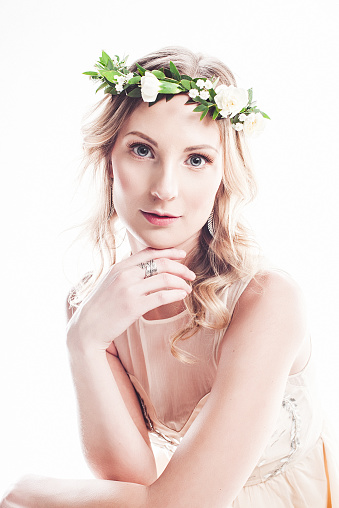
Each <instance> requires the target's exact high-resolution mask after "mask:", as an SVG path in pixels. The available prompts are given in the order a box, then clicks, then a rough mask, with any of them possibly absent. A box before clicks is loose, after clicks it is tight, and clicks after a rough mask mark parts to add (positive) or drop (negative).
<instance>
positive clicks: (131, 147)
mask: <svg viewBox="0 0 339 508" xmlns="http://www.w3.org/2000/svg"><path fill="white" fill-rule="evenodd" d="M127 146H128V148H130V149H131V150H132V151H133V148H135V147H136V146H145V147H146V148H148V150H149V151H150V152H152V148H151V147H150V146H148V145H147V144H146V143H128V144H127ZM133 154H134V155H136V156H137V157H141V156H140V155H139V156H138V154H136V153H135V152H133ZM192 157H201V158H202V159H204V160H205V162H206V164H212V163H213V159H212V158H211V157H209V156H208V155H202V154H201V153H192V154H191V155H190V156H189V157H188V159H187V160H189V159H191V158H192ZM141 158H143V159H147V158H148V157H141ZM204 165H205V164H203V165H202V166H192V167H193V168H194V167H197V168H199V167H203V166H204Z"/></svg>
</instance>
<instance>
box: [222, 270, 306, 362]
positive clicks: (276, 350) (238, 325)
mask: <svg viewBox="0 0 339 508" xmlns="http://www.w3.org/2000/svg"><path fill="white" fill-rule="evenodd" d="M307 330H308V316H307V308H306V303H305V297H304V294H303V292H302V290H301V288H300V286H299V285H298V283H297V282H296V281H295V280H294V279H293V278H292V277H291V276H290V275H289V274H287V273H285V272H282V271H281V272H280V271H275V270H272V271H271V270H267V271H263V272H260V273H258V274H257V275H256V276H255V277H254V278H253V279H252V280H251V281H250V282H249V284H248V285H247V287H246V288H245V290H244V291H243V293H242V294H241V296H240V298H239V300H238V302H237V304H236V306H235V309H234V313H233V316H232V319H231V322H230V325H229V327H228V328H227V330H226V333H225V335H224V338H223V340H222V345H221V351H222V350H224V354H226V351H228V353H227V354H229V352H230V351H231V352H232V354H233V351H235V350H240V349H241V350H242V351H251V354H254V350H255V352H259V351H261V352H262V354H264V356H265V357H266V359H267V358H268V355H267V352H268V351H271V353H272V357H273V356H274V355H277V356H278V357H279V356H281V358H282V357H283V356H284V355H285V356H286V355H287V356H288V358H287V357H286V362H287V363H286V365H287V364H288V363H289V364H290V367H291V366H292V364H293V362H294V361H295V359H296V356H297V354H298V351H299V349H300V347H301V345H302V343H303V342H304V340H305V336H306V334H307ZM245 356H247V355H245ZM259 363H260V362H259Z"/></svg>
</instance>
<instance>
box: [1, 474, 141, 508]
mask: <svg viewBox="0 0 339 508" xmlns="http://www.w3.org/2000/svg"><path fill="white" fill-rule="evenodd" d="M147 498H148V487H146V486H144V485H139V484H135V483H125V482H117V481H112V480H99V479H93V480H73V479H72V480H68V479H58V478H49V477H44V476H37V475H28V476H26V477H24V478H22V479H21V480H19V481H18V482H17V484H16V485H15V486H14V487H13V488H12V490H11V492H9V493H8V494H7V496H6V497H5V498H4V499H3V500H2V502H1V504H0V507H1V508H12V507H14V506H15V507H16V508H47V507H48V508H98V506H100V508H115V507H117V508H151V507H150V506H149V505H148V502H147Z"/></svg>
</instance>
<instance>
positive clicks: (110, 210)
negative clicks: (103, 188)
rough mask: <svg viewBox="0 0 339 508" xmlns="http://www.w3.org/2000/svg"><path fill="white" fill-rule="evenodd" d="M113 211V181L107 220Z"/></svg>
mask: <svg viewBox="0 0 339 508" xmlns="http://www.w3.org/2000/svg"><path fill="white" fill-rule="evenodd" d="M113 213H114V204H113V183H112V186H111V200H110V209H109V214H108V217H107V220H109V219H110V218H111V217H112V215H113Z"/></svg>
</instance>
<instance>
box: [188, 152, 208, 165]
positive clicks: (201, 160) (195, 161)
mask: <svg viewBox="0 0 339 508" xmlns="http://www.w3.org/2000/svg"><path fill="white" fill-rule="evenodd" d="M188 160H189V161H191V162H190V164H191V166H194V167H195V168H198V167H200V166H204V165H205V164H206V159H205V157H201V156H200V155H191V157H190V158H189V159H188Z"/></svg>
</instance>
